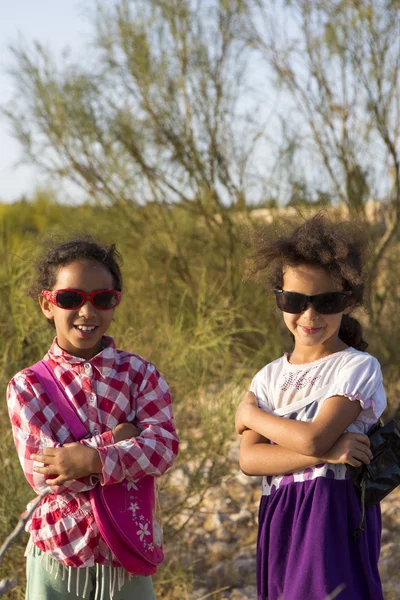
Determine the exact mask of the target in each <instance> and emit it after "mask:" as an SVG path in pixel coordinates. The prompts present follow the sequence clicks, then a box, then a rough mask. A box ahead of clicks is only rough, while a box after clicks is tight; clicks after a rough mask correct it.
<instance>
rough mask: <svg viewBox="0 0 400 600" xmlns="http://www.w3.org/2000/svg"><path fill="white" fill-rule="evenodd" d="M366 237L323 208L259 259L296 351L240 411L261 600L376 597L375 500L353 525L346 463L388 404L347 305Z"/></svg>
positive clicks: (358, 280)
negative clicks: (257, 481)
mask: <svg viewBox="0 0 400 600" xmlns="http://www.w3.org/2000/svg"><path fill="white" fill-rule="evenodd" d="M362 254H363V243H362V240H361V238H360V239H359V240H357V239H356V229H355V227H354V224H341V225H339V224H332V223H330V222H329V221H327V219H326V218H324V217H323V216H321V215H317V216H315V217H313V218H312V219H310V220H308V221H307V222H305V223H304V224H303V225H301V226H300V227H298V228H297V229H295V230H294V231H293V232H291V233H289V234H288V235H286V236H284V237H279V238H277V239H275V240H274V239H271V237H269V238H268V241H267V242H262V243H261V244H260V246H259V249H258V252H257V254H256V255H255V257H254V259H255V261H254V266H255V270H256V271H260V270H262V269H264V268H266V269H267V270H268V269H270V271H271V267H274V270H273V272H272V273H271V276H270V283H271V287H272V288H273V289H274V293H275V295H276V301H277V305H278V308H279V309H280V310H281V311H282V314H283V319H284V322H285V325H286V327H287V328H288V329H289V331H290V332H291V334H292V336H293V339H294V348H293V350H292V352H291V353H286V354H285V355H284V356H282V357H281V358H279V359H277V360H275V361H273V362H272V363H270V364H268V365H266V366H265V367H264V368H263V369H261V371H259V372H258V373H257V374H256V375H255V377H254V379H253V381H252V384H251V388H250V392H249V393H248V394H247V395H246V397H245V399H244V401H243V402H242V403H241V405H240V406H239V408H238V412H237V416H236V429H237V431H238V433H240V434H242V443H241V449H240V466H241V468H242V470H243V471H244V472H246V473H247V474H249V475H263V476H264V477H263V495H262V499H261V504H260V512H259V533H258V544H257V586H258V600H266V599H268V600H278V599H281V600H324V599H325V598H327V597H328V596H329V595H330V594H335V595H334V596H332V597H335V598H338V600H383V594H382V587H381V582H380V578H379V572H378V558H379V551H380V534H381V518H380V508H379V505H377V506H374V507H372V508H369V509H367V510H366V515H365V525H364V530H363V531H362V532H361V535H360V536H359V538H358V539H355V537H354V535H353V532H354V529H355V528H356V527H357V525H358V524H359V522H360V514H361V508H360V503H359V499H358V496H357V491H356V489H355V487H354V486H353V484H352V482H351V480H350V478H349V477H348V475H347V469H346V466H345V464H346V463H348V464H351V465H353V466H359V465H360V464H362V463H368V462H369V460H370V458H371V452H370V449H369V439H368V437H367V436H366V435H365V434H366V432H367V431H368V430H369V428H370V427H371V425H373V424H374V423H376V422H377V420H378V419H379V417H380V416H381V414H382V412H383V410H384V409H385V406H386V396H385V391H384V388H383V385H382V374H381V369H380V366H379V363H378V361H377V360H376V359H375V358H373V357H372V356H371V355H370V354H368V353H367V352H365V350H366V347H367V343H366V342H365V340H364V339H363V337H362V330H361V326H360V324H359V323H358V321H356V320H355V319H354V318H352V317H350V312H351V311H352V310H353V309H354V307H355V306H357V305H360V304H362V302H363V291H364V274H363V268H362Z"/></svg>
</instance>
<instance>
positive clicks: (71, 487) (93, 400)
mask: <svg viewBox="0 0 400 600" xmlns="http://www.w3.org/2000/svg"><path fill="white" fill-rule="evenodd" d="M103 341H104V344H105V345H106V347H105V348H104V349H103V350H102V351H101V352H99V354H97V355H96V356H94V357H93V358H92V359H90V360H85V359H83V358H79V357H76V356H71V355H70V354H68V353H66V352H64V351H63V350H62V349H61V348H60V347H59V346H58V345H57V343H56V340H54V342H53V344H52V346H51V348H50V350H49V352H48V353H47V354H46V356H45V357H44V359H45V360H46V361H47V362H48V363H49V364H50V366H51V368H52V369H53V371H54V373H55V375H56V377H57V378H58V380H59V381H60V382H61V384H62V386H63V387H64V389H65V392H66V394H67V396H68V398H69V399H70V400H71V402H72V404H73V405H74V407H75V408H76V409H77V411H78V414H79V417H80V418H81V420H82V423H83V424H84V425H85V426H86V428H87V429H88V431H90V433H91V434H92V437H91V438H90V439H85V440H81V443H83V444H86V445H87V446H90V447H93V448H97V449H98V451H99V454H100V458H101V462H102V466H103V471H102V474H101V475H100V483H101V485H108V484H112V483H116V482H119V481H122V480H124V479H126V480H128V481H134V480H137V479H139V478H140V477H142V476H144V475H153V476H154V477H158V476H159V475H162V474H163V473H164V472H165V471H166V470H167V469H168V468H169V467H170V466H171V465H172V463H173V461H174V459H175V458H176V456H177V453H178V445H179V438H178V436H177V433H176V430H175V423H174V419H173V415H172V408H171V396H170V393H169V389H168V386H167V384H166V382H165V381H164V379H163V378H162V377H161V375H160V374H159V373H158V371H157V369H156V368H155V367H154V365H152V364H151V363H149V362H147V361H145V360H144V359H143V358H141V357H140V356H138V355H136V354H130V353H129V352H124V351H121V350H117V349H116V347H115V344H114V341H113V340H112V338H109V337H104V338H103ZM7 398H8V409H9V414H10V418H11V423H12V428H13V434H14V441H15V445H16V448H17V452H18V455H19V459H20V461H21V465H22V468H23V470H24V473H25V476H26V478H27V480H28V481H29V483H30V485H31V486H32V487H33V489H34V490H35V492H36V493H37V494H41V493H43V492H46V491H48V492H50V493H49V494H48V495H47V496H45V497H44V499H43V500H42V502H41V503H40V505H39V506H38V508H36V510H35V512H34V514H33V516H32V518H31V519H30V521H29V522H28V524H27V531H29V532H30V534H31V537H32V541H33V542H34V544H35V545H36V546H37V547H38V548H40V549H41V550H42V551H44V552H47V553H49V554H50V555H51V556H52V557H53V558H55V559H56V560H58V561H60V562H61V563H63V564H64V565H66V566H72V567H87V566H91V565H93V564H94V563H99V564H102V565H109V564H112V565H114V566H118V565H119V563H118V561H117V560H116V559H115V557H113V556H112V555H111V553H110V550H109V548H108V546H107V545H106V543H105V541H104V540H103V539H102V537H101V536H100V533H99V530H98V527H97V525H96V522H95V520H94V516H93V512H92V508H91V505H90V501H89V494H88V493H87V491H88V490H90V489H91V488H92V487H94V485H95V484H96V483H97V481H98V479H97V478H94V477H83V478H81V479H77V480H74V481H70V482H66V483H65V484H63V485H60V486H51V487H50V486H48V485H47V484H46V482H45V479H46V476H45V475H42V474H39V473H34V472H33V467H34V461H33V460H31V459H30V455H31V454H37V453H40V452H41V450H43V448H46V447H54V448H55V447H58V446H62V445H63V444H65V443H67V442H73V441H75V440H74V439H73V437H72V436H71V433H70V431H69V429H68V427H67V426H66V424H65V422H64V420H63V418H62V417H61V415H60V414H58V412H57V411H56V410H55V408H54V407H53V406H52V403H51V401H50V399H49V398H48V396H47V395H46V394H45V393H44V391H43V388H42V386H41V384H40V382H39V381H38V378H37V377H36V374H35V373H33V371H31V370H30V369H29V368H27V369H24V370H23V371H20V372H19V373H17V375H15V377H13V379H12V380H11V381H10V383H9V385H8V390H7ZM126 421H129V422H132V423H133V422H134V423H135V424H136V425H137V426H138V427H139V429H141V434H140V436H138V437H136V438H132V439H130V440H125V441H123V442H119V443H114V440H113V436H112V433H111V430H112V429H113V428H114V427H116V426H117V425H118V423H124V422H126ZM36 465H37V466H42V465H40V464H39V463H36Z"/></svg>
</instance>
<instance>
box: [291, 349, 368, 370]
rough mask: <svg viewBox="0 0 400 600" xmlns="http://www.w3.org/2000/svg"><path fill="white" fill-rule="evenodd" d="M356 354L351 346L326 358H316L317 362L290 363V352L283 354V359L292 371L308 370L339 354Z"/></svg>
mask: <svg viewBox="0 0 400 600" xmlns="http://www.w3.org/2000/svg"><path fill="white" fill-rule="evenodd" d="M349 351H351V352H357V350H356V349H355V348H353V347H352V346H348V348H345V349H344V350H338V351H337V352H332V354H328V355H327V356H323V357H322V358H318V359H317V360H312V361H310V362H305V363H291V362H290V360H289V357H290V352H285V353H284V355H283V356H284V359H285V364H286V366H288V367H290V368H293V369H298V368H304V367H306V368H309V367H312V366H313V365H317V364H319V363H321V362H323V361H325V360H328V359H331V358H333V357H336V356H338V355H340V354H343V353H344V352H349Z"/></svg>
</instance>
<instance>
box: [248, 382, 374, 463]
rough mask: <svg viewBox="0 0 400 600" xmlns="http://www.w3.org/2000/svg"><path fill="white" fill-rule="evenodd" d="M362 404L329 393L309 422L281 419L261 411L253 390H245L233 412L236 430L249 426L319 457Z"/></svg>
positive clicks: (353, 419)
mask: <svg viewBox="0 0 400 600" xmlns="http://www.w3.org/2000/svg"><path fill="white" fill-rule="evenodd" d="M361 410H362V408H361V405H360V403H359V401H357V400H353V401H351V400H349V399H348V398H346V397H345V396H332V397H331V398H328V399H327V400H325V402H324V403H323V405H322V407H321V410H320V412H319V413H318V415H317V417H316V419H315V420H314V421H312V422H302V421H295V420H292V419H284V418H282V417H278V416H276V415H271V414H269V413H266V412H264V411H262V410H261V409H260V408H258V406H257V401H256V398H255V396H254V394H253V393H252V392H247V394H246V396H245V399H244V400H243V401H242V402H241V404H240V405H239V408H238V410H237V413H236V431H237V432H238V433H239V434H242V433H243V432H244V431H245V430H246V429H251V430H252V431H255V432H256V433H258V434H260V435H261V436H263V437H264V438H267V439H269V440H273V441H274V442H275V443H276V444H278V445H279V446H282V447H284V448H287V449H288V450H291V451H293V452H296V453H299V454H302V455H305V456H309V457H317V456H318V457H322V456H324V455H326V453H327V452H328V451H329V450H330V449H331V448H332V447H333V445H334V444H335V442H336V441H337V440H338V439H339V437H340V436H341V434H342V433H343V432H344V431H345V430H346V428H347V427H348V426H349V425H350V424H351V423H353V421H355V420H356V419H357V417H358V415H359V414H360V412H361Z"/></svg>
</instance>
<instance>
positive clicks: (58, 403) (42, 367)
mask: <svg viewBox="0 0 400 600" xmlns="http://www.w3.org/2000/svg"><path fill="white" fill-rule="evenodd" d="M31 369H32V371H33V372H34V373H35V374H36V375H37V377H38V378H39V381H40V383H41V384H42V387H43V389H44V391H45V392H46V394H47V395H48V397H49V399H50V400H51V402H52V403H53V405H54V406H55V407H56V409H57V410H58V412H59V413H60V415H61V416H62V417H63V419H64V421H65V423H66V425H68V427H69V428H70V430H71V433H72V434H73V436H74V437H75V439H76V440H81V439H82V438H86V437H90V434H89V433H88V431H87V429H86V427H85V426H84V425H83V423H82V421H81V420H80V418H79V416H78V414H77V412H76V410H75V408H74V406H73V405H72V404H71V402H70V400H69V398H68V397H67V395H66V393H65V390H64V388H63V387H62V385H61V383H60V382H59V381H58V379H57V377H56V376H55V374H54V371H53V369H52V368H51V367H50V365H49V364H48V363H47V362H46V361H45V360H40V361H39V362H37V363H35V364H34V365H32V367H31Z"/></svg>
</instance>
